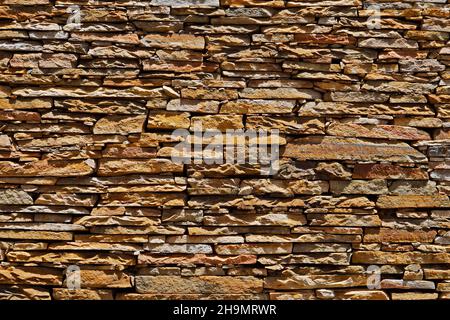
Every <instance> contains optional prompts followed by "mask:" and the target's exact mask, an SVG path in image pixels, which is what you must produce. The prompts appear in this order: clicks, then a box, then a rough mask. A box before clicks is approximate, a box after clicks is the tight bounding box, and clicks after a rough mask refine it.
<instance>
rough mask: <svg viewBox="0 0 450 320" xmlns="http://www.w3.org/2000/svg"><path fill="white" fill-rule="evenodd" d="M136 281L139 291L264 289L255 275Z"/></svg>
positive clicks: (194, 291) (142, 278) (256, 291)
mask: <svg viewBox="0 0 450 320" xmlns="http://www.w3.org/2000/svg"><path fill="white" fill-rule="evenodd" d="M135 281H136V290H137V292H139V293H229V292H234V293H258V292H262V289H263V282H262V280H260V279H258V278H255V277H214V276H201V277H195V278H182V277H173V276H158V277H152V276H137V277H136V278H135Z"/></svg>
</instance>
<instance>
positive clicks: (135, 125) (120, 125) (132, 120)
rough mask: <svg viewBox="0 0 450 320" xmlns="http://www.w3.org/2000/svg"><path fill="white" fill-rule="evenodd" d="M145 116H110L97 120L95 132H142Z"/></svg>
mask: <svg viewBox="0 0 450 320" xmlns="http://www.w3.org/2000/svg"><path fill="white" fill-rule="evenodd" d="M144 121H145V116H136V117H129V116H108V117H104V118H102V119H100V120H99V121H97V123H96V124H95V127H94V134H130V133H140V132H141V131H142V127H143V125H144Z"/></svg>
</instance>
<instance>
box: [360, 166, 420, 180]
mask: <svg viewBox="0 0 450 320" xmlns="http://www.w3.org/2000/svg"><path fill="white" fill-rule="evenodd" d="M353 178H354V179H402V180H427V179H428V175H427V173H426V172H425V171H423V170H421V169H419V168H408V167H401V166H398V165H393V164H382V163H379V164H357V165H355V168H354V169H353Z"/></svg>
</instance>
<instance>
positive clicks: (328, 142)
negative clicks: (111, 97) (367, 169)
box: [283, 137, 425, 162]
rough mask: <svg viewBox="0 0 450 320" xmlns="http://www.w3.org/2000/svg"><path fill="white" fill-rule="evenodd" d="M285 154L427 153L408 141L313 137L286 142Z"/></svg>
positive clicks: (388, 156)
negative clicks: (394, 141) (406, 142)
mask: <svg viewBox="0 0 450 320" xmlns="http://www.w3.org/2000/svg"><path fill="white" fill-rule="evenodd" d="M283 156H284V157H292V158H296V159H298V160H310V159H314V160H372V161H393V162H423V161H424V160H425V156H424V155H423V154H422V153H420V152H418V151H417V150H415V149H414V148H412V147H410V146H409V145H407V144H404V143H397V142H396V143H390V142H383V143H374V142H369V141H364V140H358V139H354V138H335V137H310V138H300V139H297V140H294V141H293V142H291V143H289V144H288V145H287V146H286V149H285V151H284V153H283Z"/></svg>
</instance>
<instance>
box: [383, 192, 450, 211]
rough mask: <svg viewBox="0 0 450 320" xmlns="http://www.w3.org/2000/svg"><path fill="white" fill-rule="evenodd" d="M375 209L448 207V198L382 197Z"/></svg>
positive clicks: (441, 196) (438, 196)
mask: <svg viewBox="0 0 450 320" xmlns="http://www.w3.org/2000/svg"><path fill="white" fill-rule="evenodd" d="M377 207H379V208H383V209H389V208H439V207H444V208H445V207H450V201H449V199H448V196H445V195H401V196H388V195H382V196H380V197H379V198H378V201H377Z"/></svg>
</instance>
